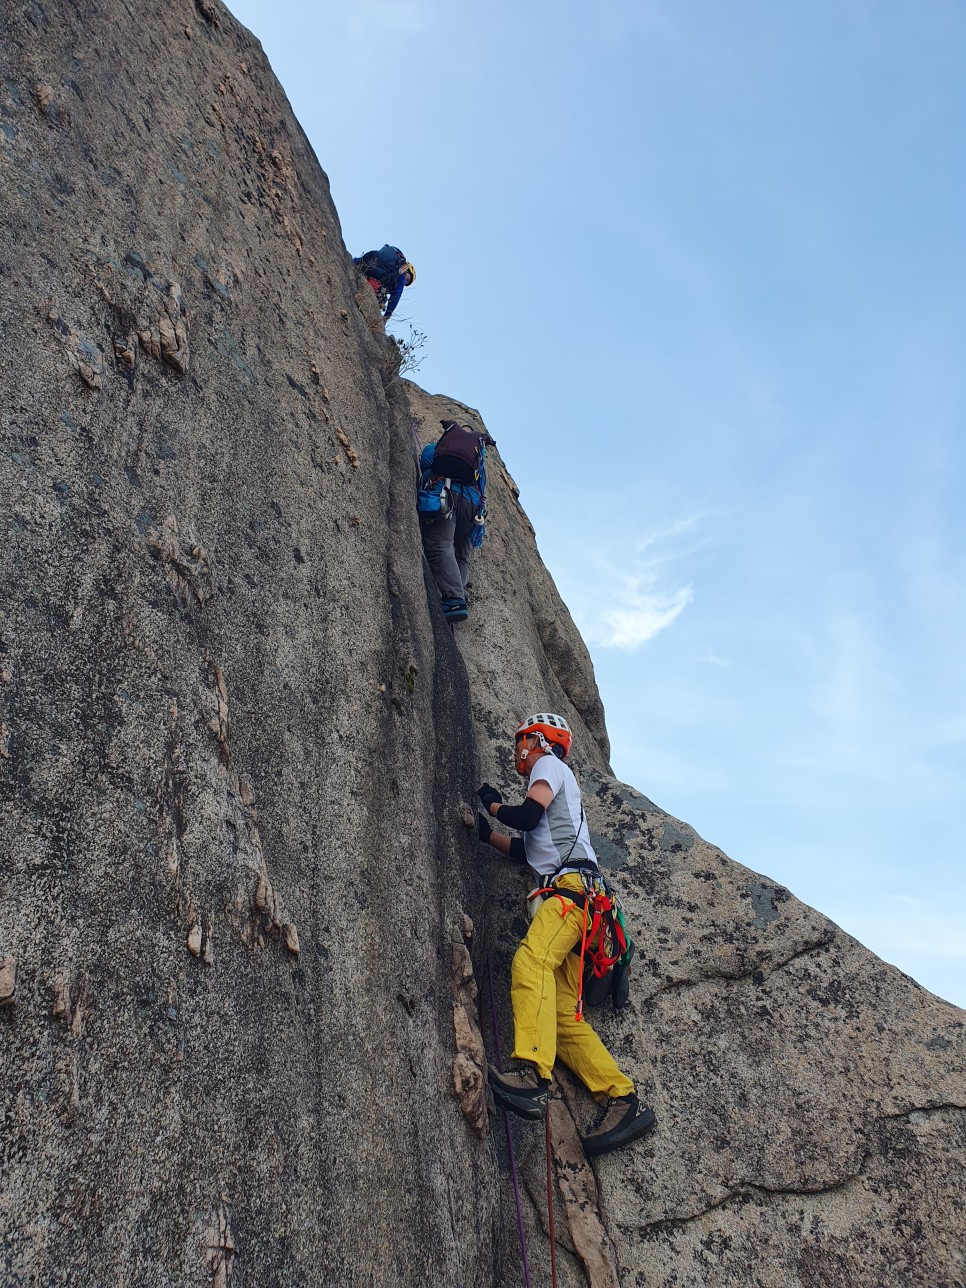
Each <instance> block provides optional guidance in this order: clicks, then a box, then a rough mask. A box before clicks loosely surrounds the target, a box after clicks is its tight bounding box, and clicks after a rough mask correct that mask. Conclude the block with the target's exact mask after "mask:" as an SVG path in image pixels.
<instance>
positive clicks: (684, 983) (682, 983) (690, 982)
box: [641, 930, 835, 1006]
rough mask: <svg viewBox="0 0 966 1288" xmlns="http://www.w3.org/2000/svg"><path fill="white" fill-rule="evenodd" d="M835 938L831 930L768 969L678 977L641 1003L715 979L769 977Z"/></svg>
mask: <svg viewBox="0 0 966 1288" xmlns="http://www.w3.org/2000/svg"><path fill="white" fill-rule="evenodd" d="M834 939H835V931H834V930H832V931H829V933H828V935H827V937H826V938H824V939H819V940H818V941H817V942H816V943H814V944H806V946H805V947H804V948H800V949H799V950H798V952H795V953H792V955H791V956H790V957H786V958H785V959H784V961H780V962H776V963H775V964H774V965H773V966H771V967H769V968H768V969H767V970H766V969H765V968H764V967H763V966H761V965H758V966H753V967H752V968H751V970H748V971H745V973H744V974H742V975H722V974H711V975H702V976H701V977H700V979H676V980H674V981H672V983H670V984H664V985H662V986H661V988H658V989H655V991H654V992H653V993H648V995H647V997H645V998H644V999H643V1000H642V1002H641V1005H642V1006H643V1005H644V1004H645V1003H646V1002H650V1001H652V1000H653V999H654V998H655V997H660V996H661V995H662V994H663V993H670V992H673V991H674V990H675V989H678V988H695V987H697V985H699V984H707V983H711V982H713V981H721V982H723V983H726V984H740V983H742V982H743V981H745V980H749V979H753V978H754V976H755V975H758V974H762V975H764V977H765V978H766V979H767V978H769V976H771V975H775V974H777V972H778V971H780V970H784V969H785V967H786V966H790V965H791V964H792V962H795V961H798V959H799V958H800V957H807V956H808V955H809V954H810V953H815V952H818V951H819V950H820V949H823V948H828V947H830V945H831V944H832V943H833V941H834Z"/></svg>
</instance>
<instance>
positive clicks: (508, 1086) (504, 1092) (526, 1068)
mask: <svg viewBox="0 0 966 1288" xmlns="http://www.w3.org/2000/svg"><path fill="white" fill-rule="evenodd" d="M489 1078H490V1088H491V1089H492V1091H493V1099H494V1100H495V1101H496V1103H497V1104H498V1105H499V1106H500V1108H501V1109H509V1110H511V1112H513V1113H515V1114H519V1115H520V1117H521V1118H542V1117H543V1116H544V1114H545V1113H546V1112H547V1105H548V1104H549V1102H550V1080H549V1079H548V1078H541V1077H540V1075H539V1074H538V1073H537V1068H536V1065H533V1064H522V1065H521V1066H520V1068H519V1070H518V1071H517V1072H516V1073H500V1072H499V1070H498V1069H494V1068H493V1066H492V1065H490V1075H489Z"/></svg>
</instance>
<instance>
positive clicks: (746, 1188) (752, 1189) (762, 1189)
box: [637, 1149, 871, 1234]
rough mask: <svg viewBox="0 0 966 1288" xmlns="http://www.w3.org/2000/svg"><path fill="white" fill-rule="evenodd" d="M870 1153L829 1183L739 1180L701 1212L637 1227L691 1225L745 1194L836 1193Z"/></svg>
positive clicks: (643, 1229) (856, 1174) (853, 1178)
mask: <svg viewBox="0 0 966 1288" xmlns="http://www.w3.org/2000/svg"><path fill="white" fill-rule="evenodd" d="M870 1153H871V1150H868V1149H867V1150H865V1151H864V1152H863V1153H862V1155H861V1157H860V1158H859V1162H858V1165H857V1167H856V1170H855V1171H854V1172H850V1173H848V1175H846V1176H843V1177H841V1178H840V1179H839V1180H836V1181H832V1182H831V1183H830V1184H828V1185H814V1186H802V1187H800V1188H787V1189H786V1188H778V1187H772V1186H769V1185H759V1184H757V1183H756V1182H754V1181H739V1182H738V1183H737V1184H736V1185H733V1186H732V1187H731V1188H730V1189H729V1190H728V1192H727V1193H726V1194H725V1195H724V1196H723V1197H722V1198H720V1199H719V1200H718V1201H717V1202H716V1203H710V1204H709V1205H708V1206H707V1207H706V1208H702V1209H701V1211H700V1212H692V1213H690V1214H689V1215H687V1216H670V1217H663V1218H662V1219H661V1220H660V1221H651V1222H649V1223H648V1224H647V1225H644V1226H639V1227H637V1229H638V1230H639V1231H640V1233H641V1234H646V1233H647V1232H648V1231H651V1230H668V1229H674V1228H675V1227H676V1226H684V1225H689V1224H690V1223H691V1222H692V1221H700V1220H701V1218H702V1217H704V1216H707V1215H708V1213H710V1212H716V1211H717V1210H718V1209H719V1208H722V1207H724V1206H725V1205H726V1204H728V1203H732V1202H734V1201H735V1200H736V1199H739V1198H742V1197H744V1196H745V1195H752V1194H765V1195H768V1196H772V1197H775V1198H784V1197H786V1196H789V1195H790V1196H817V1195H819V1194H834V1193H835V1192H836V1191H837V1190H841V1189H844V1188H845V1187H846V1186H847V1185H851V1183H852V1182H853V1181H857V1180H858V1179H859V1177H860V1176H861V1175H862V1171H863V1169H864V1167H865V1164H866V1162H867V1160H868V1158H869V1155H870Z"/></svg>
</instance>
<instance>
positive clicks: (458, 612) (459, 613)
mask: <svg viewBox="0 0 966 1288" xmlns="http://www.w3.org/2000/svg"><path fill="white" fill-rule="evenodd" d="M469 615H470V612H469V609H468V608H467V607H466V600H465V599H444V600H443V616H444V617H445V618H446V620H447V621H448V622H465V621H466V619H467V617H469Z"/></svg>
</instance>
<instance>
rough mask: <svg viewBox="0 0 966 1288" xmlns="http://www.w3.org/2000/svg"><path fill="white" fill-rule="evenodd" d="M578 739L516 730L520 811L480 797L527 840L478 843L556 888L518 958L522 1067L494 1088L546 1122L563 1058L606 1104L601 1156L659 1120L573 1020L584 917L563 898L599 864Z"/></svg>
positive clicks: (491, 834) (539, 718)
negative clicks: (575, 748) (575, 757)
mask: <svg viewBox="0 0 966 1288" xmlns="http://www.w3.org/2000/svg"><path fill="white" fill-rule="evenodd" d="M572 738H573V736H572V734H571V731H570V727H569V725H568V724H567V722H566V720H564V719H563V717H562V716H558V715H554V714H552V713H549V712H541V713H539V714H537V715H533V716H531V717H530V718H529V719H528V720H524V722H523V724H521V725H520V727H519V729H517V732H516V768H517V772H518V773H519V774H521V775H522V776H523V777H526V778H527V779H528V790H527V795H526V798H525V799H524V801H523V804H522V805H517V806H512V805H506V804H505V803H504V801H503V797H502V796H501V795H500V793H499V792H498V791H497V790H496V789H495V788H494V787H490V786H489V785H488V784H487V783H484V784H483V786H482V787H481V788H480V790H479V797H480V800H481V801H482V803H483V808H484V809H485V810H486V812H487V814H488V815H490V817H492V818H496V819H499V821H500V822H501V823H505V824H506V825H507V826H508V827H513V828H516V829H517V830H518V831H521V832H523V834H524V835H523V838H522V839H521V838H520V837H513V838H511V837H509V836H507V835H506V834H505V833H502V832H495V831H494V830H493V829H492V828H491V827H490V824H489V823H488V822H487V820H486V819H482V818H481V819H480V820H479V827H480V839H481V840H483V841H485V842H486V843H487V844H488V845H492V846H493V847H494V849H497V850H499V851H500V853H501V854H504V855H506V856H507V857H508V858H510V859H515V860H517V861H520V862H526V863H527V864H529V866H530V868H531V869H532V870H533V872H534V873H535V874H536V876H537V878H538V880H539V882H540V885H541V886H542V887H550V886H552V887H553V889H554V891H559V895H558V894H557V893H555V894H553V895H551V896H549V897H546V898H544V899H543V901H542V902H541V903H540V906H539V907H538V908H537V910H536V913H535V915H534V917H533V921H532V922H531V925H530V929H529V930H528V931H527V934H526V936H525V937H524V939H523V941H522V943H521V944H520V947H519V948H518V949H517V951H516V953H515V955H514V958H513V967H512V972H511V1000H512V1002H513V1026H514V1047H513V1057H514V1059H515V1060H519V1061H520V1068H519V1069H518V1070H516V1071H514V1072H512V1073H501V1072H500V1071H499V1070H497V1069H493V1068H492V1067H491V1069H490V1072H489V1081H490V1086H491V1088H492V1089H493V1098H494V1099H495V1100H496V1102H497V1104H499V1105H501V1106H503V1108H505V1109H510V1110H512V1111H513V1112H514V1113H516V1114H520V1115H521V1117H524V1118H542V1117H543V1115H544V1113H545V1112H546V1108H547V1104H548V1101H549V1095H550V1080H551V1078H552V1076H553V1065H554V1061H555V1059H556V1058H557V1056H559V1057H560V1059H561V1060H562V1061H563V1062H564V1064H566V1065H567V1066H568V1068H570V1069H572V1070H573V1072H574V1073H575V1074H576V1075H577V1077H578V1078H580V1080H581V1081H582V1082H583V1083H584V1085H585V1086H586V1087H587V1089H588V1090H589V1091H590V1092H591V1093H592V1094H593V1095H594V1096H595V1097H596V1098H597V1099H598V1100H599V1101H601V1102H602V1103H603V1105H604V1106H605V1111H604V1114H603V1117H602V1120H601V1122H600V1123H599V1124H598V1125H597V1127H596V1129H595V1130H594V1131H593V1132H592V1133H591V1134H590V1135H588V1136H585V1137H584V1148H585V1150H586V1151H587V1153H588V1154H603V1153H605V1152H606V1151H607V1150H610V1149H616V1148H617V1147H618V1146H619V1145H624V1144H627V1143H628V1142H629V1141H632V1140H636V1139H637V1137H639V1136H642V1135H643V1134H644V1133H645V1132H646V1131H649V1130H650V1129H651V1128H652V1127H653V1126H654V1123H655V1118H654V1114H653V1112H652V1111H651V1110H650V1109H646V1108H644V1107H643V1106H642V1105H641V1104H640V1103H639V1101H638V1099H637V1094H636V1092H635V1090H634V1084H633V1082H631V1080H630V1078H628V1077H627V1075H626V1074H624V1073H622V1072H621V1071H620V1069H619V1068H618V1066H617V1063H616V1061H615V1060H614V1057H613V1056H612V1055H611V1054H610V1052H609V1051H608V1050H607V1048H606V1047H605V1046H604V1044H603V1042H602V1041H601V1040H600V1038H599V1037H598V1035H597V1034H596V1033H595V1032H594V1030H593V1029H592V1028H591V1026H590V1025H589V1024H588V1022H587V1021H586V1020H584V1019H577V1018H576V1010H577V996H578V986H579V983H580V966H581V964H580V958H579V956H578V955H577V954H575V953H574V952H573V951H572V950H573V948H574V947H575V945H577V944H579V942H580V939H581V935H582V932H583V924H584V913H583V909H582V908H581V907H578V906H577V903H576V902H571V900H570V899H568V898H567V891H568V890H569V891H573V892H575V893H578V894H579V893H582V892H583V889H584V886H583V881H582V879H581V876H580V873H581V872H588V871H589V872H592V873H595V872H597V871H598V866H597V856H596V854H595V853H594V849H593V846H592V845H591V843H590V832H589V829H588V827H587V821H586V819H585V818H584V810H583V805H582V803H581V799H580V788H579V787H578V786H577V780H576V778H575V777H574V775H573V772H572V770H571V769H570V766H569V765H567V764H565V763H564V758H565V757H566V755H567V753H568V752H569V751H570V746H571V742H572Z"/></svg>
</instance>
